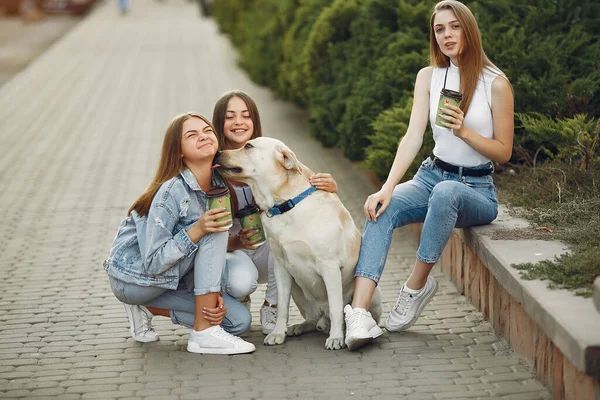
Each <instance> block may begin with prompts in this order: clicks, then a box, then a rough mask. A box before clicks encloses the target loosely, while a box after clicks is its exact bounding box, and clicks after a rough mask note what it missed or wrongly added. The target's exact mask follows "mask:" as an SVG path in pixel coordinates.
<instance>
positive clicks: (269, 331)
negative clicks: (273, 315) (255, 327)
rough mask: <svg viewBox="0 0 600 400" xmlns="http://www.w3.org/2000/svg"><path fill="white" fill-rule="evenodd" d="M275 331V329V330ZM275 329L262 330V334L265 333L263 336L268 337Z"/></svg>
mask: <svg viewBox="0 0 600 400" xmlns="http://www.w3.org/2000/svg"><path fill="white" fill-rule="evenodd" d="M273 329H275V328H273ZM273 329H264V328H262V333H263V335H268V334H269V333H271V332H273Z"/></svg>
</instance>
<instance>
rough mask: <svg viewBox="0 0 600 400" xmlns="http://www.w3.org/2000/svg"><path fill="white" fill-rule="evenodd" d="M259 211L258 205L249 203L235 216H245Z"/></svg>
mask: <svg viewBox="0 0 600 400" xmlns="http://www.w3.org/2000/svg"><path fill="white" fill-rule="evenodd" d="M258 211H259V208H258V206H256V205H254V204H249V205H247V206H246V207H244V208H242V209H241V210H239V211H238V212H237V214H236V215H235V216H236V217H237V218H243V217H247V216H248V215H252V214H256V213H257V212H258Z"/></svg>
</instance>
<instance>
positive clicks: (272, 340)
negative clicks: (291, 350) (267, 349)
mask: <svg viewBox="0 0 600 400" xmlns="http://www.w3.org/2000/svg"><path fill="white" fill-rule="evenodd" d="M285 336H286V335H285V333H275V332H271V333H269V334H268V335H267V336H266V337H265V340H264V341H263V343H264V344H265V345H267V346H275V345H278V344H283V342H285Z"/></svg>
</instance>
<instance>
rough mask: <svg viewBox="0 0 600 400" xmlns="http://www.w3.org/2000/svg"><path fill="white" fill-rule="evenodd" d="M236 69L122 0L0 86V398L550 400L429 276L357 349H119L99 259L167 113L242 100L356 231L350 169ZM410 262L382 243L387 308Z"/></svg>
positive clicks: (121, 337)
mask: <svg viewBox="0 0 600 400" xmlns="http://www.w3.org/2000/svg"><path fill="white" fill-rule="evenodd" d="M235 57H236V56H235V52H234V51H233V50H232V48H231V46H230V44H229V43H228V41H227V40H226V38H224V37H222V36H220V35H219V34H218V29H217V27H216V26H215V25H214V23H213V22H212V21H210V20H202V19H200V18H199V17H198V13H197V10H196V8H195V7H194V5H193V3H190V2H187V1H183V0H169V1H164V2H155V1H147V2H142V1H139V2H134V4H133V10H132V12H131V13H130V14H129V15H127V16H124V17H123V16H121V15H119V14H118V12H117V9H116V5H115V4H114V2H112V1H110V2H105V3H104V4H101V5H99V7H97V9H96V10H95V11H94V12H93V13H92V14H91V15H90V16H89V17H88V18H87V19H85V20H84V21H83V22H82V23H80V24H78V25H77V26H76V27H74V28H73V30H71V31H70V32H69V33H68V34H67V35H66V36H65V37H63V38H62V39H61V40H60V41H59V42H57V43H56V44H55V45H54V46H53V47H52V48H51V49H50V50H49V51H47V52H46V53H44V54H43V55H42V56H41V57H40V58H38V59H37V60H36V61H35V62H34V63H33V64H31V65H30V66H29V67H28V68H27V69H26V70H25V71H24V72H22V73H20V74H19V75H17V76H16V77H14V78H13V79H11V80H10V81H9V82H8V83H6V84H5V85H4V86H2V87H1V88H0V148H1V149H2V157H0V188H1V190H0V218H1V220H2V221H3V223H2V225H0V274H1V276H2V280H1V281H0V310H2V313H0V398H3V399H4V398H36V397H39V398H59V399H80V398H83V399H87V398H102V399H108V398H132V399H134V398H135V399H197V398H202V399H217V398H219V399H230V398H235V399H258V398H280V399H288V398H302V399H322V398H331V399H344V398H357V399H385V398H389V399H445V398H456V399H464V398H482V399H492V398H494V399H500V398H502V399H514V400H517V399H522V400H525V399H547V398H549V394H548V392H547V391H546V389H545V388H544V387H543V386H542V385H541V384H540V383H539V382H538V381H537V380H536V379H534V377H533V374H532V372H531V370H530V368H529V367H527V366H526V365H524V364H523V363H522V362H521V361H520V359H519V358H517V357H515V356H514V355H513V354H512V353H511V351H510V350H509V348H508V346H507V345H506V342H504V341H503V340H501V339H499V338H498V337H497V336H495V335H494V334H493V332H492V330H491V328H490V326H489V325H488V324H487V323H485V322H482V321H481V316H480V314H479V313H478V312H476V311H475V310H474V309H473V307H471V306H470V305H468V304H466V303H465V300H464V298H463V297H462V296H460V295H458V294H457V292H456V290H455V288H454V287H453V285H452V284H451V283H450V282H449V280H448V279H446V278H445V277H444V275H443V274H441V273H440V272H434V275H435V276H436V277H437V278H438V279H439V281H440V285H441V286H440V291H439V292H438V294H437V296H436V297H435V299H434V301H433V302H432V303H431V304H430V305H429V306H428V307H427V308H426V310H425V312H424V315H423V317H422V318H421V319H420V320H419V321H418V323H417V324H416V325H415V326H414V327H413V328H411V329H410V330H409V331H408V332H406V333H403V334H385V335H384V336H383V337H381V338H380V339H378V340H377V341H376V342H375V343H374V344H373V345H371V346H369V347H366V348H364V349H363V350H362V351H358V352H353V353H352V352H349V351H348V350H340V351H327V350H325V349H324V346H323V345H324V341H325V335H324V334H321V333H314V334H309V335H305V336H303V337H300V338H289V339H288V340H287V342H286V343H285V344H284V345H282V346H278V347H265V346H262V344H261V343H262V339H263V335H262V334H261V332H260V330H259V327H258V324H257V323H254V325H253V327H252V329H251V331H250V332H249V333H247V334H246V338H247V339H248V340H250V341H252V342H253V343H255V344H256V345H257V351H256V352H255V353H253V354H251V355H245V356H204V355H193V354H188V353H187V352H186V351H185V344H186V339H187V333H188V332H187V330H186V329H182V328H181V327H178V326H174V325H172V324H171V322H170V321H169V320H168V319H166V318H160V317H157V318H156V319H155V321H156V325H157V328H158V331H159V333H160V335H161V340H160V342H157V343H153V344H147V345H141V344H139V343H136V342H134V341H133V340H132V339H131V338H130V337H129V334H128V330H127V319H126V316H125V313H124V310H123V307H122V305H121V304H119V302H118V301H117V300H116V299H115V298H114V296H113V295H112V293H111V291H110V289H109V287H108V283H107V277H106V275H105V273H104V271H103V269H102V261H103V259H104V258H105V257H106V256H107V253H108V249H109V247H110V244H111V241H112V239H113V237H114V234H115V231H116V228H117V226H118V223H119V221H120V220H121V218H122V217H123V216H124V214H125V212H126V210H127V208H128V207H129V205H130V204H131V203H132V202H133V200H134V199H135V198H136V196H137V195H138V194H140V193H141V192H142V190H143V189H144V188H145V186H146V185H147V184H148V183H149V182H150V180H151V178H152V175H153V173H154V169H155V166H156V161H157V158H158V153H159V147H160V143H161V140H162V135H163V132H164V130H165V129H166V126H167V124H168V122H169V121H170V119H171V118H172V117H173V116H175V115H176V114H178V113H181V112H184V111H188V110H195V111H199V112H201V113H203V114H205V115H211V113H212V106H213V103H214V101H215V100H216V99H217V98H218V97H219V95H220V94H222V93H223V92H224V91H226V90H228V89H232V88H239V89H243V90H246V91H248V92H250V93H251V94H252V95H253V96H254V98H255V99H256V101H257V103H258V104H259V108H260V110H261V114H262V119H263V125H264V129H265V131H266V134H267V135H270V136H275V137H278V138H280V139H282V140H283V141H285V142H286V143H287V144H288V145H289V146H290V147H291V148H292V149H293V150H294V151H295V152H296V153H297V155H298V157H299V158H300V159H301V160H302V161H303V162H304V163H305V164H307V165H308V166H310V167H311V168H312V169H313V170H315V171H323V172H330V173H332V174H333V175H334V176H335V178H336V179H337V181H338V184H339V186H340V197H341V198H342V200H343V201H344V203H345V204H346V206H347V207H348V208H349V209H350V210H351V212H352V214H353V216H354V218H355V220H356V221H357V223H358V224H359V225H360V226H362V224H363V217H362V215H361V207H362V203H363V201H364V199H365V198H366V196H367V195H368V194H369V193H371V191H372V190H373V187H372V184H371V183H370V182H369V181H368V179H366V178H365V176H364V174H363V172H362V171H361V170H359V169H358V168H356V167H355V166H354V165H352V164H351V163H350V162H348V161H347V160H345V159H344V158H343V157H342V156H341V155H340V153H339V151H336V150H327V149H323V148H322V147H321V146H320V145H319V144H318V143H316V142H315V141H314V140H312V139H311V138H309V136H308V135H307V126H306V114H305V112H303V111H302V110H300V109H297V108H295V107H294V106H292V105H290V104H287V103H283V102H280V101H278V100H276V99H274V97H273V95H272V94H271V93H270V92H269V91H267V90H265V89H263V88H260V87H257V86H255V85H254V84H252V83H251V82H250V81H249V80H248V79H247V77H246V76H245V75H244V73H243V72H241V71H240V70H239V69H237V68H236V66H235V65H236V58H235ZM414 253H415V248H414V242H413V241H412V239H411V238H410V237H409V236H408V234H407V233H405V232H402V231H398V232H397V233H396V234H395V237H394V242H393V247H392V251H391V253H390V256H389V259H388V265H387V269H386V272H385V275H384V277H383V281H382V284H381V287H382V289H383V296H384V301H385V311H386V312H387V311H388V310H389V308H390V307H391V305H392V304H393V302H394V301H395V298H396V294H397V291H398V288H399V282H400V281H401V280H403V279H404V278H405V277H406V276H407V274H408V271H409V269H410V266H411V264H412V262H413V260H414ZM263 290H264V288H261V289H260V290H259V292H257V293H256V294H255V295H254V296H253V299H254V303H253V305H252V310H253V314H254V316H255V319H258V318H257V317H258V313H257V312H258V307H259V305H260V303H261V301H262V298H263V292H262V291H263ZM297 320H298V313H297V312H295V313H294V314H293V315H292V322H294V321H297Z"/></svg>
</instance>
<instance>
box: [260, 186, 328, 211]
mask: <svg viewBox="0 0 600 400" xmlns="http://www.w3.org/2000/svg"><path fill="white" fill-rule="evenodd" d="M317 190H318V189H317V188H316V187H314V186H311V187H309V188H308V189H306V190H305V191H304V192H302V193H300V194H299V195H298V196H296V197H294V198H293V199H289V200H288V201H284V202H283V203H279V204H275V205H274V206H273V207H271V208H269V209H268V210H267V212H266V214H267V217H269V218H271V217H272V216H273V215H280V214H283V213H285V212H288V211H290V210H291V209H292V208H294V206H295V205H296V204H298V203H300V202H301V201H302V200H304V199H305V198H306V197H308V196H310V195H311V194H313V193H314V192H316V191H317Z"/></svg>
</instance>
